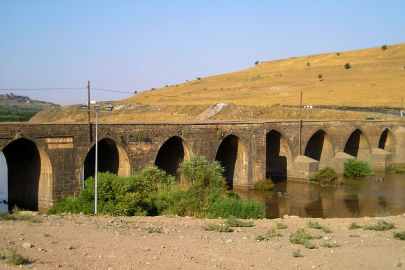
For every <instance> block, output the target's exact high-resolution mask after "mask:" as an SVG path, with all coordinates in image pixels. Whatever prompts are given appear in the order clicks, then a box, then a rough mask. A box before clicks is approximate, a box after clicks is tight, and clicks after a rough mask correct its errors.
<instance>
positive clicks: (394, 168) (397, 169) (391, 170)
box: [385, 166, 405, 174]
mask: <svg viewBox="0 0 405 270" xmlns="http://www.w3.org/2000/svg"><path fill="white" fill-rule="evenodd" d="M385 171H387V172H395V173H400V174H402V173H405V168H398V167H392V166H388V167H386V168H385Z"/></svg>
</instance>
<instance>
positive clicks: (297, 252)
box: [293, 251, 304, 258]
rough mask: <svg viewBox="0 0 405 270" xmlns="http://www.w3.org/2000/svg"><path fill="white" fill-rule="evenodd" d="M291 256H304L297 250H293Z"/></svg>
mask: <svg viewBox="0 0 405 270" xmlns="http://www.w3.org/2000/svg"><path fill="white" fill-rule="evenodd" d="M293 257H295V258H299V257H304V256H303V255H302V254H301V253H299V251H293Z"/></svg>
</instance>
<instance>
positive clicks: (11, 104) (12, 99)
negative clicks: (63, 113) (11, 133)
mask: <svg viewBox="0 0 405 270" xmlns="http://www.w3.org/2000/svg"><path fill="white" fill-rule="evenodd" d="M56 106H59V105H57V104H53V103H51V102H45V101H38V100H32V99H30V98H29V97H27V96H15V95H13V94H12V93H11V94H5V95H0V122H25V121H28V120H29V119H30V118H31V117H33V116H34V115H35V114H36V113H38V112H39V111H42V110H43V109H44V108H52V107H56Z"/></svg>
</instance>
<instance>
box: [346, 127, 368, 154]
mask: <svg viewBox="0 0 405 270" xmlns="http://www.w3.org/2000/svg"><path fill="white" fill-rule="evenodd" d="M344 152H345V153H347V154H349V155H351V156H354V157H356V158H359V159H367V160H371V149H370V143H369V142H368V139H367V137H366V135H365V134H364V133H363V132H362V131H361V130H360V129H356V130H354V131H353V132H352V134H351V135H350V136H349V138H348V139H347V141H346V144H345V148H344Z"/></svg>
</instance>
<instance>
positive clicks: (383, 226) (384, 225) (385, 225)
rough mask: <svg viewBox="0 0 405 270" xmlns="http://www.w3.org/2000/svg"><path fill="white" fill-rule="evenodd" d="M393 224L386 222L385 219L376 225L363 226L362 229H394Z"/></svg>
mask: <svg viewBox="0 0 405 270" xmlns="http://www.w3.org/2000/svg"><path fill="white" fill-rule="evenodd" d="M394 228H395V225H394V223H392V222H387V221H385V220H383V221H379V222H378V223H377V224H376V225H368V226H364V227H363V229H364V230H372V231H388V230H391V229H394Z"/></svg>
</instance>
